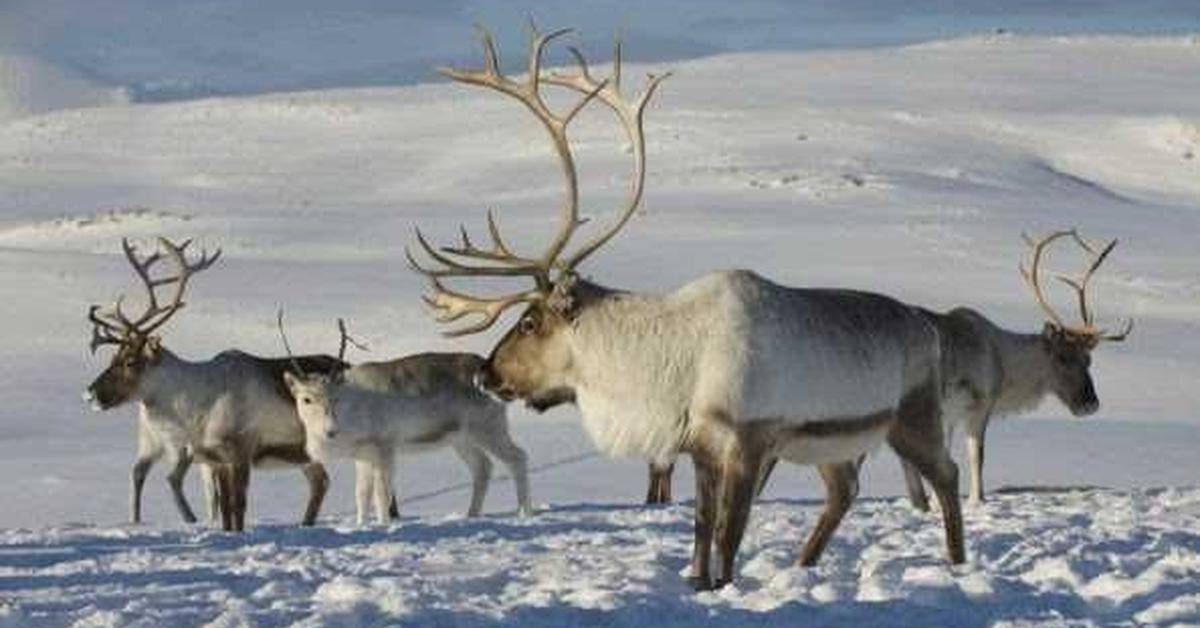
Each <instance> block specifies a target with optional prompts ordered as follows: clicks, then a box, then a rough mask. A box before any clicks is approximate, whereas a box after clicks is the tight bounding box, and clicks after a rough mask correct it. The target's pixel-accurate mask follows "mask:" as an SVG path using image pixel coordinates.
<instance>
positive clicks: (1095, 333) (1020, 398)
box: [904, 230, 1133, 509]
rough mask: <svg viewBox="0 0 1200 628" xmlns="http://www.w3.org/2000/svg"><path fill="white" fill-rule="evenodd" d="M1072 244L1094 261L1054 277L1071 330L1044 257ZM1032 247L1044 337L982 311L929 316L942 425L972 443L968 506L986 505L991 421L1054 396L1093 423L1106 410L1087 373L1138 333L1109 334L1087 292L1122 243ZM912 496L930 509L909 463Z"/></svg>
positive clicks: (1032, 279) (1037, 243)
mask: <svg viewBox="0 0 1200 628" xmlns="http://www.w3.org/2000/svg"><path fill="white" fill-rule="evenodd" d="M1064 238H1070V239H1072V240H1073V241H1074V242H1075V243H1076V244H1078V245H1079V246H1080V247H1081V248H1082V249H1083V250H1084V252H1085V253H1086V254H1087V255H1088V256H1089V257H1090V258H1091V259H1090V263H1089V265H1088V267H1087V269H1086V270H1085V271H1084V272H1083V273H1082V274H1081V275H1079V276H1078V277H1067V276H1064V275H1056V276H1055V278H1056V279H1058V280H1059V281H1062V282H1063V283H1065V284H1067V285H1068V286H1070V287H1071V288H1072V289H1073V290H1074V291H1075V296H1076V299H1077V302H1078V304H1079V316H1080V321H1079V323H1077V324H1074V325H1071V324H1068V323H1066V322H1065V321H1064V320H1063V318H1062V317H1061V316H1059V315H1058V313H1056V312H1055V311H1054V308H1052V307H1051V306H1050V302H1049V300H1048V299H1047V297H1046V293H1045V291H1044V289H1043V287H1042V257H1043V255H1044V254H1045V252H1046V250H1047V248H1048V247H1049V246H1050V245H1051V244H1053V243H1054V242H1055V241H1059V240H1063V239H1064ZM1025 241H1026V243H1028V245H1029V247H1030V253H1031V260H1030V263H1029V267H1028V268H1026V267H1025V265H1024V264H1022V265H1021V267H1020V270H1021V276H1022V277H1024V278H1025V281H1026V283H1028V284H1029V287H1030V289H1031V290H1032V291H1033V296H1034V298H1035V299H1036V300H1037V303H1038V305H1039V306H1041V308H1042V310H1043V311H1044V312H1045V313H1046V317H1047V320H1046V323H1045V325H1044V326H1043V328H1042V331H1041V333H1037V334H1023V333H1017V332H1012V331H1008V330H1006V329H1002V328H1000V327H998V326H996V325H995V324H994V323H992V322H991V321H989V320H988V319H987V318H986V317H984V316H983V315H982V314H980V313H979V312H976V311H975V310H972V309H969V308H957V309H954V310H951V311H949V312H947V313H945V314H937V313H934V312H926V315H927V316H928V317H929V318H930V320H932V321H933V322H934V324H936V325H937V328H938V331H939V332H940V333H941V336H942V377H943V378H944V380H945V394H944V398H943V400H942V409H943V422H944V424H945V426H946V430H947V432H948V433H952V432H953V431H954V429H955V428H956V427H957V426H959V425H962V426H963V427H964V428H965V430H966V436H967V439H966V440H967V456H968V462H969V466H970V470H971V489H970V502H971V503H973V504H978V503H979V502H981V501H983V443H984V436H985V435H986V433H987V427H988V422H989V421H991V419H992V417H996V416H1003V415H1008V414H1017V413H1020V412H1024V411H1027V410H1030V409H1032V408H1033V407H1035V406H1037V405H1038V403H1039V402H1041V401H1042V399H1043V398H1045V397H1047V396H1054V397H1056V398H1058V400H1059V401H1061V402H1062V404H1063V405H1065V406H1067V408H1068V409H1069V410H1070V411H1071V413H1072V414H1074V415H1075V416H1087V415H1089V414H1092V413H1094V412H1096V410H1098V409H1099V408H1100V400H1099V399H1098V398H1097V397H1096V388H1095V386H1094V385H1093V383H1092V377H1091V375H1090V373H1089V370H1088V369H1089V367H1090V366H1091V363H1092V358H1091V353H1092V350H1093V349H1095V348H1096V346H1097V345H1099V344H1100V342H1101V341H1105V340H1107V341H1122V340H1125V338H1126V337H1127V336H1128V335H1129V332H1130V331H1132V329H1133V321H1132V320H1129V321H1127V322H1126V323H1125V325H1124V326H1123V328H1122V329H1121V331H1120V332H1119V333H1115V334H1113V333H1108V332H1107V331H1105V330H1103V329H1101V328H1099V327H1098V326H1097V325H1096V320H1095V313H1094V311H1093V309H1092V308H1091V307H1089V306H1088V298H1087V289H1088V285H1089V282H1090V281H1091V280H1092V276H1093V275H1094V274H1095V273H1096V270H1097V269H1099V268H1100V265H1101V264H1103V263H1104V260H1105V259H1107V258H1108V255H1109V253H1111V252H1112V250H1113V248H1114V247H1115V246H1116V245H1117V241H1116V240H1112V241H1110V242H1108V244H1106V245H1104V246H1103V247H1098V246H1096V245H1094V244H1091V243H1089V242H1087V241H1086V240H1084V239H1083V238H1082V237H1080V236H1079V234H1078V233H1077V232H1076V231H1075V230H1070V231H1056V232H1054V233H1051V234H1049V235H1046V236H1044V237H1042V238H1038V239H1036V240H1035V239H1032V238H1030V237H1028V236H1025ZM904 471H905V478H906V480H907V482H908V489H909V496H910V498H911V499H912V502H913V505H914V506H916V507H917V508H921V509H926V508H928V499H927V498H926V496H925V491H924V488H923V486H922V484H921V477H920V475H919V474H918V472H917V470H916V469H915V468H913V466H912V465H911V464H909V463H907V462H904Z"/></svg>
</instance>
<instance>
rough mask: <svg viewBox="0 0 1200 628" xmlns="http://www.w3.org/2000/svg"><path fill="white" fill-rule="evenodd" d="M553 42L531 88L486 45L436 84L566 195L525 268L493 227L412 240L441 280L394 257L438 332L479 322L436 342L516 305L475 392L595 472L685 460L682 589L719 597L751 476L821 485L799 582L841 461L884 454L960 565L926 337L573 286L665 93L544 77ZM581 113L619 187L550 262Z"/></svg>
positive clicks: (749, 286)
mask: <svg viewBox="0 0 1200 628" xmlns="http://www.w3.org/2000/svg"><path fill="white" fill-rule="evenodd" d="M565 32H566V31H558V32H554V33H550V34H547V35H541V34H538V33H536V31H535V32H534V35H533V39H532V43H531V46H530V52H529V68H528V76H527V77H524V78H521V79H514V78H510V77H508V76H505V75H503V74H501V73H500V71H499V61H498V58H497V54H496V50H495V47H494V45H493V42H492V39H491V37H490V35H488V34H487V33H486V32H485V34H484V55H485V65H484V68H483V69H482V70H444V71H443V72H444V73H445V74H446V75H448V76H449V77H450V78H452V79H454V80H456V81H460V82H463V83H468V84H473V85H479V86H482V87H486V88H489V89H493V90H496V91H499V92H501V93H503V94H505V95H507V96H509V97H511V98H513V99H515V100H517V101H518V102H520V103H521V104H522V105H524V107H525V108H526V109H527V110H528V111H530V112H531V113H533V114H534V116H535V117H536V118H537V120H538V121H539V122H541V124H542V126H543V127H544V128H545V130H546V131H547V133H548V134H549V135H550V138H551V142H552V145H553V147H554V150H555V152H556V154H557V155H558V157H559V160H560V162H561V164H562V170H563V174H564V178H565V182H566V194H565V199H564V201H563V205H562V210H561V219H560V226H559V230H558V232H557V233H556V234H555V236H554V238H553V239H552V240H551V242H550V244H549V245H548V246H547V248H546V250H545V251H544V252H543V253H542V254H541V255H539V256H536V257H524V256H521V255H518V254H516V253H515V252H514V251H513V249H512V247H510V246H508V245H507V244H506V243H505V242H504V241H503V240H502V239H501V238H500V232H499V229H498V228H497V226H496V223H495V221H494V220H493V219H492V217H491V216H490V215H489V218H488V229H489V232H490V234H491V240H492V246H491V247H490V248H486V249H483V248H479V247H476V246H475V245H474V244H473V243H472V242H471V241H470V240H469V239H468V238H466V237H464V238H463V242H462V244H461V246H458V247H447V248H443V249H441V250H440V251H439V250H436V249H434V248H433V247H432V246H430V245H429V243H428V242H427V240H426V239H425V238H424V237H423V236H422V235H421V234H420V233H419V232H418V236H417V241H418V243H419V244H420V246H421V248H422V249H423V250H424V252H425V254H426V255H428V256H429V257H430V258H432V259H433V260H435V261H436V262H438V263H439V264H440V265H441V266H440V267H437V268H425V267H422V266H420V265H419V264H418V263H417V262H416V261H415V260H414V259H413V257H412V256H411V255H409V261H410V263H411V264H412V265H413V266H414V267H415V268H416V269H417V270H418V271H420V272H422V273H423V274H425V275H426V276H427V277H429V278H430V280H431V285H432V294H431V295H430V296H429V297H427V301H428V303H429V304H430V305H431V306H432V307H433V308H434V310H435V312H436V313H437V319H438V320H439V321H441V322H450V321H455V320H457V319H460V318H463V317H466V316H469V315H476V316H478V317H479V320H478V322H476V323H474V324H469V325H467V326H465V327H463V328H460V329H458V330H455V331H451V332H449V334H450V335H457V334H466V333H475V332H479V331H483V330H484V329H487V328H488V327H490V326H491V325H492V324H494V323H495V322H496V320H497V319H498V318H499V316H500V314H501V313H502V312H504V311H505V310H506V309H508V308H510V307H512V306H515V305H519V304H526V305H527V308H526V310H525V312H524V314H522V315H521V317H520V319H519V321H518V322H517V324H516V325H515V326H514V327H513V328H512V329H510V330H509V331H508V332H507V333H506V334H505V335H504V337H503V339H502V340H501V341H500V343H499V344H498V345H496V347H495V348H494V349H493V351H492V353H491V355H490V356H489V357H488V360H487V362H486V364H484V366H483V369H482V370H481V373H480V376H479V380H480V383H481V385H483V386H484V387H485V388H487V389H488V390H490V391H492V392H493V393H494V394H496V395H498V396H500V397H502V398H504V399H515V398H521V399H524V400H525V401H526V403H527V404H528V405H530V406H531V407H533V408H534V409H539V410H541V409H545V408H548V407H551V406H554V405H557V404H561V403H567V402H574V403H575V404H577V405H578V407H579V410H580V414H581V415H582V418H583V427H584V429H585V430H586V432H587V433H588V435H589V436H590V437H591V439H592V441H593V442H594V443H595V444H596V445H597V447H598V448H599V449H600V450H602V451H603V452H605V453H607V454H609V455H628V456H636V457H639V458H642V459H644V460H651V461H655V462H659V463H665V462H668V461H669V460H671V459H672V458H673V457H674V456H676V455H677V454H678V453H679V452H685V453H688V454H689V455H691V457H692V460H693V463H694V466H695V468H696V483H697V486H696V496H697V497H696V518H695V533H694V539H695V543H694V546H693V556H692V567H691V575H690V577H689V580H690V582H691V583H692V584H693V586H695V587H696V588H699V589H707V588H710V587H713V586H721V585H723V584H724V583H726V582H729V581H730V580H732V579H733V577H734V558H735V556H736V554H737V550H738V546H739V545H740V543H741V540H742V535H743V533H744V531H745V528H746V524H747V521H748V520H749V515H750V509H751V504H752V501H753V500H752V498H753V494H754V488H755V485H756V483H757V478H758V475H759V472H760V469H761V467H762V465H763V463H764V462H765V461H766V460H769V459H772V458H782V459H784V460H788V461H791V462H794V463H798V464H813V465H817V467H818V469H819V470H820V472H821V477H822V478H823V479H824V480H825V482H826V486H827V489H828V492H829V494H828V498H827V500H826V509H825V512H824V513H823V514H822V515H821V518H820V521H819V522H818V523H817V527H816V529H815V530H814V531H813V534H812V536H811V537H810V538H809V540H808V542H807V544H806V545H805V547H804V550H803V551H802V553H801V558H800V560H801V562H802V563H803V564H805V565H811V564H813V563H815V562H816V560H817V558H818V557H819V556H820V554H821V552H822V551H823V550H824V548H825V546H826V544H827V543H828V541H829V539H830V537H831V536H832V534H833V532H834V530H835V529H836V528H837V526H838V524H839V523H840V521H841V519H842V517H843V515H844V514H845V512H846V510H847V509H848V508H849V505H850V503H851V501H852V500H853V499H854V496H855V494H856V493H857V468H856V466H855V464H854V460H855V459H856V458H857V457H858V456H860V455H862V454H863V453H865V452H867V451H870V450H872V449H873V448H875V447H877V446H878V445H879V444H880V443H882V442H884V441H887V442H889V443H890V444H891V445H892V447H893V448H895V449H896V451H897V452H899V453H900V454H901V456H903V457H904V458H905V459H906V460H908V461H910V462H912V463H913V464H914V465H915V466H916V468H917V469H919V471H920V473H921V474H922V475H923V476H924V477H925V478H927V479H928V480H929V481H930V482H931V483H932V484H933V486H934V489H935V491H936V493H937V496H938V498H939V500H940V502H941V504H942V513H943V517H944V522H945V531H946V544H947V549H948V552H949V555H950V559H951V561H952V562H955V563H959V562H962V561H963V560H964V558H965V552H964V549H963V538H962V519H961V514H960V509H959V497H958V491H957V479H958V471H957V468H956V467H955V465H954V462H953V461H952V460H951V459H950V456H949V454H948V453H947V451H946V447H945V443H944V440H943V433H942V425H941V420H940V411H939V403H940V399H941V396H940V393H941V378H940V374H939V368H940V358H939V345H938V335H937V331H936V330H935V329H934V327H933V325H932V324H930V322H929V321H928V320H926V319H925V317H924V316H923V315H922V314H921V313H920V312H919V311H918V310H917V309H916V308H912V307H909V306H907V305H905V304H903V303H900V302H898V301H896V300H894V299H891V298H888V297H885V296H882V295H878V294H871V293H865V292H856V291H850V290H809V289H797V288H789V287H785V286H781V285H778V284H775V283H773V282H771V281H769V280H767V279H765V278H763V277H761V276H759V275H757V274H755V273H752V272H749V271H744V270H739V271H728V272H718V273H713V274H710V275H706V276H704V277H701V278H699V279H697V280H695V281H693V282H691V283H689V284H687V285H685V286H683V287H682V288H679V289H678V290H676V291H674V292H671V293H668V294H664V295H643V294H632V293H627V292H622V291H617V290H612V289H609V288H606V287H603V286H600V285H598V284H595V283H592V282H590V281H586V280H584V279H582V278H580V277H579V275H578V274H577V272H576V269H577V268H578V267H579V265H580V263H582V262H583V261H584V260H585V259H586V258H587V257H588V256H589V255H591V254H592V253H594V252H595V251H596V250H598V249H599V248H600V247H602V246H603V245H604V244H605V243H606V242H608V240H609V239H610V238H612V237H613V236H614V235H616V233H617V232H618V231H619V230H620V229H621V228H622V227H623V226H624V225H625V224H626V223H627V222H628V221H629V219H630V218H631V217H632V216H633V213H634V211H635V210H636V209H637V207H638V204H639V202H640V200H641V197H642V190H643V185H644V182H645V143H644V138H643V128H642V116H643V111H644V109H645V106H646V103H647V102H648V101H649V99H650V96H651V95H652V94H653V92H654V90H655V88H656V87H657V86H658V85H659V83H660V81H661V80H662V79H663V78H664V77H663V76H658V77H651V79H650V82H649V85H648V87H647V88H646V89H645V91H644V92H643V93H642V95H641V96H640V97H639V98H638V99H637V100H636V101H634V102H632V103H630V102H628V101H626V100H625V99H624V98H623V97H622V95H621V91H620V79H621V74H620V67H621V66H620V54H619V48H618V52H617V55H615V60H614V71H613V74H612V76H611V77H610V78H607V79H603V80H597V79H595V78H593V77H592V75H591V73H590V71H589V68H588V66H587V64H586V62H585V60H584V58H583V55H582V54H580V53H579V52H578V51H576V50H574V49H572V53H573V54H574V56H575V58H576V61H577V62H578V66H579V69H578V71H577V72H575V73H573V74H564V73H560V72H544V71H543V70H542V67H541V60H542V55H543V52H544V50H545V47H546V45H547V44H548V43H549V42H551V41H552V40H554V39H555V38H556V37H559V36H560V35H562V34H563V33H565ZM544 84H549V85H557V86H560V87H564V88H566V89H568V90H571V91H574V92H577V93H579V94H582V95H583V96H582V97H581V98H580V100H578V101H577V102H576V103H575V104H574V105H573V106H571V107H570V108H569V109H567V110H566V112H565V113H563V114H558V113H556V112H554V111H552V110H551V109H550V108H549V107H548V106H547V104H546V102H545V100H544V99H543V96H542V92H541V88H542V86H543V85H544ZM593 100H598V101H600V102H602V103H604V104H605V105H606V106H607V107H608V108H609V109H611V110H612V111H613V112H615V113H616V115H617V117H618V118H619V119H620V121H621V123H622V126H623V127H624V130H625V133H626V135H627V137H628V139H629V143H630V145H631V148H632V151H631V152H632V155H633V161H634V173H633V176H632V180H631V185H630V191H629V195H628V197H627V199H626V202H625V203H624V206H623V207H621V208H620V209H619V210H618V212H617V215H616V218H615V220H614V222H613V223H611V225H610V226H609V227H608V228H606V229H603V230H602V231H600V232H599V233H598V234H597V235H595V236H594V237H593V238H592V239H590V240H588V241H586V242H584V243H583V244H582V245H580V247H579V248H578V249H577V250H576V251H575V252H573V253H571V254H569V255H565V254H564V253H565V249H566V247H567V245H568V244H569V242H570V240H571V238H572V236H573V235H575V233H576V231H577V230H578V228H579V226H580V224H581V220H580V216H579V194H578V186H577V176H576V171H575V163H574V157H573V154H572V150H571V147H570V142H569V141H568V138H567V128H568V125H569V124H570V123H571V121H572V120H574V119H575V116H576V115H577V114H578V113H579V112H580V111H581V110H582V109H583V108H584V107H585V106H586V105H587V104H588V103H589V102H592V101H593ZM455 277H527V278H530V279H532V280H533V284H534V285H533V287H532V288H531V289H529V290H526V291H524V292H519V293H516V294H510V295H507V296H502V297H494V298H480V297H473V296H470V295H468V294H465V293H462V292H456V291H452V290H450V289H448V288H447V287H446V286H445V285H444V283H443V280H445V279H447V278H455ZM714 541H715V544H716V548H717V550H718V560H719V563H718V570H717V574H716V578H715V579H714V578H712V577H711V573H710V571H711V570H710V559H711V552H712V549H713V545H714Z"/></svg>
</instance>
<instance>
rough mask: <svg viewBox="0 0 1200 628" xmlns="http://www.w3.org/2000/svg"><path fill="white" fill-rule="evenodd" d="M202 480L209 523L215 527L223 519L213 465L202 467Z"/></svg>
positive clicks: (203, 465)
mask: <svg viewBox="0 0 1200 628" xmlns="http://www.w3.org/2000/svg"><path fill="white" fill-rule="evenodd" d="M200 480H201V483H202V484H203V486H204V502H205V509H206V510H207V511H208V522H209V523H211V524H214V525H215V524H216V523H217V522H218V521H219V520H220V518H221V493H220V488H219V487H218V486H217V476H216V472H215V471H213V468H212V465H208V464H202V465H200Z"/></svg>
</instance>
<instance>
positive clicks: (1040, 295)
mask: <svg viewBox="0 0 1200 628" xmlns="http://www.w3.org/2000/svg"><path fill="white" fill-rule="evenodd" d="M1066 236H1070V237H1071V239H1073V240H1074V241H1075V242H1076V244H1078V245H1079V246H1080V248H1082V249H1083V250H1084V251H1086V252H1087V253H1088V255H1090V256H1091V258H1092V261H1091V264H1090V265H1089V266H1088V268H1087V270H1085V271H1084V272H1083V273H1082V274H1081V275H1080V276H1079V277H1077V278H1076V277H1068V276H1066V275H1063V274H1055V276H1054V277H1055V279H1058V280H1059V281H1061V282H1063V283H1065V284H1067V285H1068V286H1070V287H1071V288H1072V289H1073V290H1075V294H1076V299H1077V302H1078V304H1079V317H1080V321H1081V322H1080V324H1079V325H1074V326H1072V325H1067V324H1065V323H1064V322H1063V320H1062V318H1061V317H1059V316H1058V314H1056V313H1055V312H1054V309H1053V308H1051V307H1050V304H1049V302H1048V300H1047V299H1046V296H1045V293H1044V292H1043V289H1042V286H1041V282H1040V275H1041V273H1040V270H1039V265H1040V263H1041V258H1042V255H1043V254H1044V253H1045V250H1046V247H1047V246H1048V245H1049V244H1050V243H1052V242H1054V241H1055V240H1058V239H1060V238H1063V237H1066ZM1022 237H1023V238H1024V239H1025V242H1026V243H1027V244H1029V246H1030V247H1032V248H1033V261H1032V263H1031V268H1030V269H1029V270H1026V269H1025V266H1024V264H1022V265H1021V266H1020V269H1021V275H1022V276H1024V277H1025V280H1026V281H1027V282H1028V283H1029V285H1030V287H1031V288H1032V289H1033V292H1034V296H1035V298H1037V301H1038V304H1039V305H1041V306H1042V309H1043V310H1045V311H1046V314H1047V315H1048V316H1049V317H1050V320H1051V321H1052V322H1053V323H1054V324H1055V325H1057V326H1058V327H1060V328H1062V329H1066V330H1069V331H1072V332H1074V333H1076V334H1079V335H1084V336H1090V337H1093V338H1095V339H1096V340H1113V341H1120V340H1124V339H1125V338H1126V337H1127V336H1128V335H1129V332H1131V331H1133V319H1129V320H1128V321H1126V323H1125V325H1124V327H1123V329H1122V331H1121V332H1119V333H1116V334H1110V333H1108V332H1106V331H1105V330H1103V329H1100V328H1098V327H1097V326H1096V320H1095V313H1094V312H1093V310H1092V308H1091V307H1089V306H1088V301H1087V289H1088V283H1089V282H1090V281H1091V280H1092V276H1093V275H1094V274H1095V273H1096V270H1097V269H1099V268H1100V265H1101V264H1103V263H1104V260H1105V259H1107V258H1108V255H1109V253H1111V252H1112V250H1113V248H1115V247H1116V246H1117V240H1116V239H1115V238H1114V239H1113V240H1111V241H1109V243H1108V244H1106V245H1104V247H1102V248H1099V249H1097V248H1096V247H1095V246H1093V245H1092V244H1091V243H1089V242H1088V241H1087V240H1084V239H1083V237H1082V236H1080V235H1079V233H1078V232H1077V231H1076V230H1075V229H1069V230H1063V231H1055V232H1053V233H1051V234H1049V235H1047V236H1044V237H1042V238H1039V239H1036V240H1035V239H1033V238H1031V237H1029V236H1028V235H1026V234H1022Z"/></svg>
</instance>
